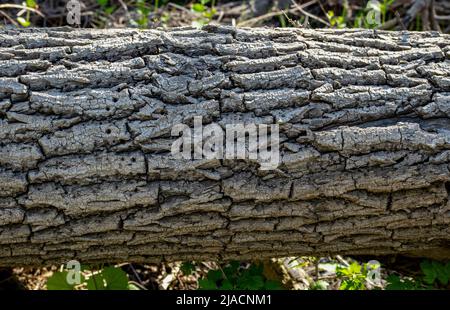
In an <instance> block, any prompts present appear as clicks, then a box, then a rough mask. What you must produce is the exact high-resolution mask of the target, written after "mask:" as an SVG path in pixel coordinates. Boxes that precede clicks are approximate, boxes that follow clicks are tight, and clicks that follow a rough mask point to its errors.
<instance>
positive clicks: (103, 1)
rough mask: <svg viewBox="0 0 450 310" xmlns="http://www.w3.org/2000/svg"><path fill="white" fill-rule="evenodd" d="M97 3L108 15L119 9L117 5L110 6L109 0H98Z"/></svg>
mask: <svg viewBox="0 0 450 310" xmlns="http://www.w3.org/2000/svg"><path fill="white" fill-rule="evenodd" d="M97 3H98V4H99V5H100V7H101V9H102V11H103V12H104V13H105V14H106V15H111V14H112V13H113V12H114V11H115V10H116V9H117V7H116V6H115V5H109V0H97Z"/></svg>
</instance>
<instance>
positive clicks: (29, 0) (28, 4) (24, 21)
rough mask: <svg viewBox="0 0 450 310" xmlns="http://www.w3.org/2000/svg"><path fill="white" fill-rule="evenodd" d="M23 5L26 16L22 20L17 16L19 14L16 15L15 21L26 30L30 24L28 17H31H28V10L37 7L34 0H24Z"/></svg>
mask: <svg viewBox="0 0 450 310" xmlns="http://www.w3.org/2000/svg"><path fill="white" fill-rule="evenodd" d="M23 5H24V6H25V10H26V16H25V18H24V17H22V16H19V14H18V15H17V18H16V20H17V22H18V23H19V24H20V25H21V26H22V27H25V28H26V27H29V26H30V25H31V22H30V17H31V16H30V15H31V14H30V12H31V10H30V9H35V8H37V7H38V5H37V3H36V1H35V0H26V1H25V2H24V3H23Z"/></svg>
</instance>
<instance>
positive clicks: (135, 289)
mask: <svg viewBox="0 0 450 310" xmlns="http://www.w3.org/2000/svg"><path fill="white" fill-rule="evenodd" d="M128 290H129V291H140V290H141V288H140V287H139V286H137V285H134V284H133V283H129V284H128Z"/></svg>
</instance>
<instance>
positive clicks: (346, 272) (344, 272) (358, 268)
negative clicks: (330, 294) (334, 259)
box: [336, 262, 380, 290]
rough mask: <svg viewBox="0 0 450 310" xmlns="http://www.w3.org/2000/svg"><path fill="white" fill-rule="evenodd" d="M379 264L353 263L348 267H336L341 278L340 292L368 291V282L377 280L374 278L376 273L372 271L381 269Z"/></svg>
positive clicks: (337, 274)
mask: <svg viewBox="0 0 450 310" xmlns="http://www.w3.org/2000/svg"><path fill="white" fill-rule="evenodd" d="M379 267H380V266H379V264H378V263H377V264H375V263H372V262H368V263H365V264H359V263H358V262H352V263H351V264H350V265H349V266H348V267H341V266H336V276H337V277H338V278H340V279H341V280H342V281H341V285H340V286H339V289H340V290H365V289H367V281H368V280H369V281H370V280H375V279H373V278H372V277H374V276H375V275H376V273H372V272H371V271H373V270H377V269H379Z"/></svg>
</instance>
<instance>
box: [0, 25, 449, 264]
mask: <svg viewBox="0 0 450 310" xmlns="http://www.w3.org/2000/svg"><path fill="white" fill-rule="evenodd" d="M449 46H450V40H449V36H447V35H442V34H437V33H406V32H404V33H398V32H397V33H396V32H381V31H380V32H378V31H377V32H375V31H370V30H354V31H352V30H308V29H274V30H269V29H234V28H227V27H216V26H207V27H205V28H204V29H203V30H195V29H188V28H183V29H173V30H167V31H159V30H146V31H140V30H134V29H123V30H92V29H91V30H84V29H78V30H75V29H70V28H55V29H27V30H21V31H19V30H0V59H1V60H0V265H3V266H6V265H39V264H40V265H42V264H50V263H61V262H65V261H68V260H71V259H77V260H80V261H81V262H100V261H101V262H116V261H129V262H156V261H161V260H167V261H173V260H216V259H217V260H228V259H253V258H266V257H275V256H294V255H328V254H333V253H339V254H342V255H347V254H354V255H359V254H361V255H362V254H364V255H390V254H404V255H420V256H427V257H437V258H449V257H450V228H449V223H450V202H449V192H450V173H449V167H450V61H449V59H450V47H449ZM193 116H202V117H203V123H204V124H207V123H212V122H214V123H218V124H220V125H221V126H224V125H225V124H230V123H233V122H245V123H255V124H278V125H279V134H280V139H281V142H280V165H279V166H278V168H277V169H275V170H261V169H258V168H259V164H258V162H257V161H255V160H250V159H242V160H214V159H196V160H178V159H174V158H173V157H172V156H171V154H170V149H171V145H172V143H173V141H175V139H177V137H172V136H171V129H172V127H173V126H174V125H175V124H177V123H186V124H189V125H190V126H191V125H192V118H193Z"/></svg>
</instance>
